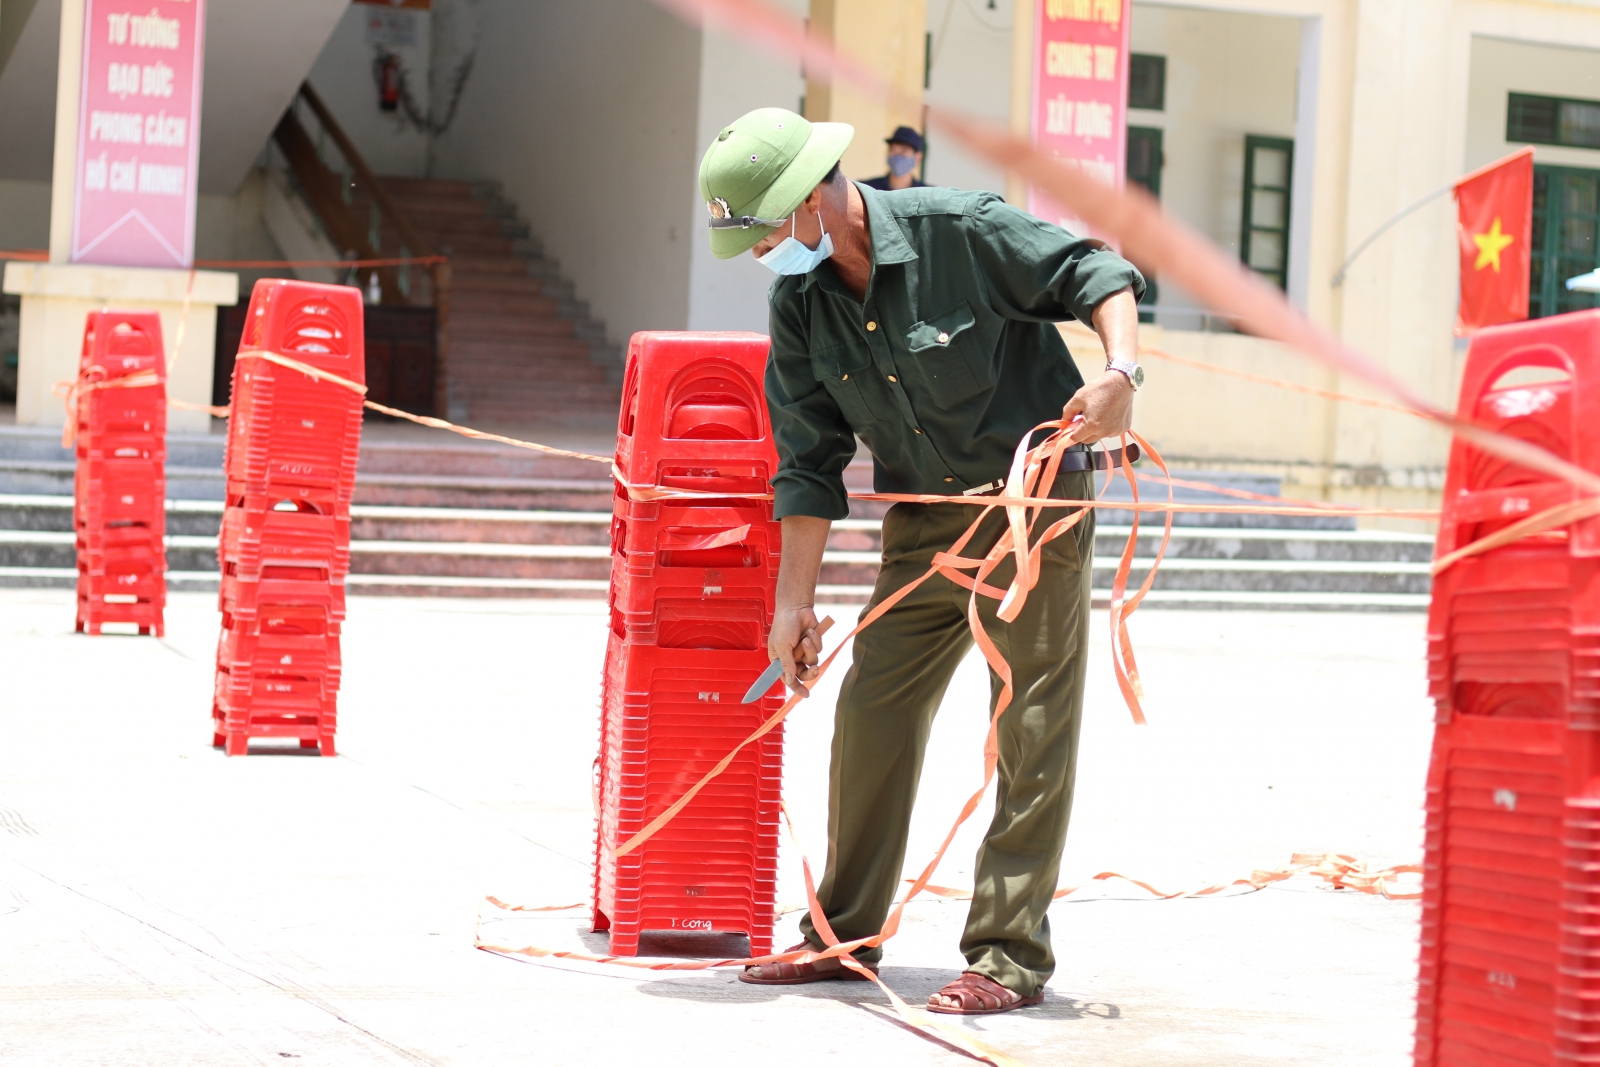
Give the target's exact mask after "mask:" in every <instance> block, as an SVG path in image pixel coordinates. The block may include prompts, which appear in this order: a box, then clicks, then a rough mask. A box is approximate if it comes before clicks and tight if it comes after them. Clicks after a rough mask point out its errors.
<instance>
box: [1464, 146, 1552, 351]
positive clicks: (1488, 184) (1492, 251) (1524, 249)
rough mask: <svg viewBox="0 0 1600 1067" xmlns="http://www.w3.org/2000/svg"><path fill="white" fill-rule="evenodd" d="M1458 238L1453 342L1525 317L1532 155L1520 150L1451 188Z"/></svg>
mask: <svg viewBox="0 0 1600 1067" xmlns="http://www.w3.org/2000/svg"><path fill="white" fill-rule="evenodd" d="M1455 192H1456V232H1457V233H1458V234H1460V238H1461V303H1460V305H1459V306H1458V307H1457V309H1456V336H1458V337H1459V336H1462V335H1463V334H1468V333H1471V332H1472V331H1473V330H1476V329H1478V328H1479V327H1481V326H1494V325H1497V324H1499V323H1502V322H1518V321H1520V320H1522V319H1525V318H1527V317H1528V279H1529V273H1530V271H1531V269H1532V262H1533V257H1532V254H1531V253H1532V249H1533V240H1532V238H1533V149H1532V147H1528V148H1524V149H1522V151H1520V152H1516V153H1513V154H1512V155H1509V156H1507V157H1506V158H1504V159H1502V160H1499V161H1498V162H1495V163H1491V164H1489V165H1488V166H1487V167H1483V168H1481V169H1479V170H1475V171H1473V172H1472V173H1471V174H1469V175H1467V176H1466V177H1465V178H1462V179H1461V180H1460V181H1458V182H1456V184H1455Z"/></svg>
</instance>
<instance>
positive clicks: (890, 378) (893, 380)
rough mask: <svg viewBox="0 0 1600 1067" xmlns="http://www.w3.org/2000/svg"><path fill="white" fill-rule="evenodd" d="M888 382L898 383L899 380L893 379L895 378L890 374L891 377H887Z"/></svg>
mask: <svg viewBox="0 0 1600 1067" xmlns="http://www.w3.org/2000/svg"><path fill="white" fill-rule="evenodd" d="M889 380H890V381H891V382H898V381H899V380H900V379H899V378H896V377H895V376H894V375H892V374H891V375H889Z"/></svg>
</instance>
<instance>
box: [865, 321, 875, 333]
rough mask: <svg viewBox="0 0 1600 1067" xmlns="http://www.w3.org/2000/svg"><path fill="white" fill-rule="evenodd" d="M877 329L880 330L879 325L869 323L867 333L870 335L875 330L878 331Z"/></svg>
mask: <svg viewBox="0 0 1600 1067" xmlns="http://www.w3.org/2000/svg"><path fill="white" fill-rule="evenodd" d="M877 328H878V324H877V323H875V322H869V323H867V332H868V333H871V332H872V331H873V330H876V329H877Z"/></svg>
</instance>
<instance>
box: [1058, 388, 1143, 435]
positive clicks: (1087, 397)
mask: <svg viewBox="0 0 1600 1067" xmlns="http://www.w3.org/2000/svg"><path fill="white" fill-rule="evenodd" d="M1133 392H1134V390H1133V383H1132V382H1130V381H1128V376H1127V375H1126V374H1123V373H1122V372H1121V371H1114V370H1108V371H1106V372H1105V373H1104V374H1102V375H1100V377H1098V378H1096V379H1095V380H1094V381H1092V382H1090V383H1089V384H1088V385H1086V386H1084V387H1083V388H1082V389H1079V390H1078V391H1077V392H1076V393H1074V394H1072V399H1071V400H1069V401H1067V406H1066V407H1065V408H1064V409H1062V412H1061V418H1062V421H1063V422H1067V423H1070V422H1072V420H1073V419H1074V418H1076V417H1077V416H1079V415H1081V416H1083V421H1082V422H1080V423H1078V425H1076V426H1074V427H1072V439H1073V440H1074V441H1079V442H1083V443H1085V444H1093V443H1094V442H1096V441H1098V440H1100V439H1101V438H1102V437H1116V436H1117V435H1118V434H1121V433H1126V432H1127V431H1128V430H1129V429H1130V428H1131V427H1132V426H1133Z"/></svg>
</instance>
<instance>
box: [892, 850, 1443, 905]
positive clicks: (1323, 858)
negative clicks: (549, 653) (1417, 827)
mask: <svg viewBox="0 0 1600 1067" xmlns="http://www.w3.org/2000/svg"><path fill="white" fill-rule="evenodd" d="M1407 874H1415V875H1421V874H1422V867H1421V866H1420V865H1417V864H1400V865H1397V866H1393V867H1383V868H1381V869H1379V870H1369V869H1368V868H1367V865H1366V864H1365V863H1364V862H1363V861H1361V860H1358V859H1356V858H1355V857H1354V856H1347V855H1344V854H1343V853H1338V852H1297V853H1295V854H1294V855H1293V856H1292V857H1290V860H1289V863H1288V864H1286V865H1284V866H1282V867H1274V868H1272V869H1271V870H1258V871H1252V872H1250V875H1249V876H1248V877H1245V878H1235V879H1233V880H1232V881H1229V882H1218V883H1216V884H1215V885H1208V886H1204V887H1203V888H1200V889H1182V890H1178V891H1176V892H1167V891H1165V890H1161V889H1157V888H1156V887H1155V886H1153V885H1151V884H1150V883H1149V882H1145V881H1141V880H1140V879H1138V878H1133V877H1130V876H1128V875H1126V874H1119V873H1117V872H1116V871H1101V872H1100V873H1099V874H1097V875H1095V876H1094V877H1093V878H1091V879H1089V882H1088V883H1085V884H1084V885H1075V886H1068V887H1067V888H1065V889H1058V890H1056V892H1055V893H1054V894H1053V895H1052V897H1051V899H1052V900H1065V899H1066V898H1068V897H1070V896H1072V895H1073V894H1075V893H1079V892H1082V891H1083V890H1084V889H1087V888H1088V887H1089V884H1091V883H1094V882H1107V881H1112V880H1116V881H1122V882H1127V883H1128V884H1130V885H1135V886H1138V887H1139V888H1140V889H1143V890H1144V891H1145V892H1147V893H1149V894H1150V895H1151V896H1153V897H1155V898H1156V899H1158V900H1182V899H1184V898H1188V897H1209V896H1215V895H1216V894H1218V893H1221V892H1224V891H1225V890H1228V889H1233V888H1235V887H1238V886H1245V887H1248V888H1249V889H1250V890H1251V891H1259V890H1262V889H1265V888H1267V886H1269V885H1273V884H1275V883H1278V882H1285V881H1288V880H1289V879H1291V878H1295V877H1299V876H1301V875H1306V876H1309V877H1313V878H1320V879H1322V880H1323V881H1324V882H1326V883H1327V884H1328V885H1329V886H1331V887H1332V888H1334V889H1350V890H1354V891H1355V892H1357V893H1370V894H1372V895H1375V896H1381V897H1384V898H1385V899H1387V900H1417V899H1420V898H1421V896H1422V892H1421V890H1417V891H1416V892H1397V891H1395V890H1392V889H1390V888H1389V886H1390V884H1391V883H1393V882H1394V881H1396V880H1397V879H1398V878H1399V877H1400V876H1401V875H1407ZM907 881H910V879H907ZM924 888H925V890H926V891H927V892H929V893H931V894H933V895H934V896H937V897H940V898H942V899H944V900H955V901H961V900H971V899H972V891H971V890H970V889H951V888H950V887H949V886H941V885H930V886H925V887H924Z"/></svg>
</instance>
